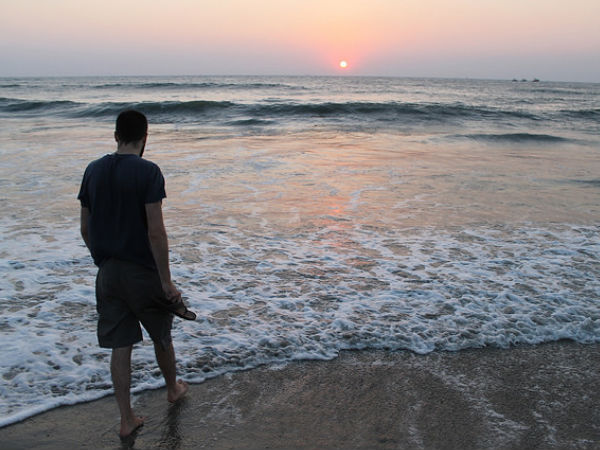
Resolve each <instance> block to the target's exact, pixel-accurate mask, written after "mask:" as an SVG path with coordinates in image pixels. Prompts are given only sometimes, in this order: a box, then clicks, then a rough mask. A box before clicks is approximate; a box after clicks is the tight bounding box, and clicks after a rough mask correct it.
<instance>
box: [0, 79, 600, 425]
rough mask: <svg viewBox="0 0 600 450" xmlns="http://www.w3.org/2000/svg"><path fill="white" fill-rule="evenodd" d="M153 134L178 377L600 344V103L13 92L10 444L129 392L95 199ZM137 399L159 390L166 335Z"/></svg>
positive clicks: (76, 84)
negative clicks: (102, 162)
mask: <svg viewBox="0 0 600 450" xmlns="http://www.w3.org/2000/svg"><path fill="white" fill-rule="evenodd" d="M129 107H135V108H138V109H140V110H142V111H144V112H145V113H146V114H147V115H148V118H149V120H150V134H149V140H148V145H147V149H146V153H145V157H147V158H148V159H151V160H153V161H155V162H156V163H158V164H159V165H160V166H161V168H162V170H163V173H164V175H165V178H166V182H167V186H166V187H167V195H168V198H167V199H166V200H165V203H164V214H165V220H166V224H167V228H168V232H169V238H170V244H171V260H172V272H173V276H174V279H175V281H176V283H177V285H178V286H179V287H180V288H181V290H182V291H183V293H184V296H185V297H187V299H188V302H189V304H190V306H191V308H192V309H193V310H194V311H196V312H197V313H198V315H199V318H198V320H197V321H196V322H191V323H190V322H183V321H180V320H178V319H176V323H175V328H174V333H173V334H174V342H175V348H176V352H177V354H178V359H179V362H180V375H181V377H182V378H184V379H186V380H188V381H191V382H201V381H202V380H205V379H206V378H209V377H214V376H217V375H219V374H223V373H226V372H230V371H235V370H241V369H246V368H251V367H256V366H258V365H261V364H282V363H285V362H287V361H291V360H301V359H331V358H335V357H336V355H337V354H338V353H339V352H340V351H341V350H343V349H389V350H390V351H392V350H398V349H405V350H410V351H414V352H417V353H421V354H424V353H428V352H432V351H460V350H462V349H467V348H473V347H486V346H493V347H503V348H508V347H511V346H515V345H527V344H536V343H541V342H548V341H555V340H560V339H570V340H574V341H576V342H580V343H583V344H586V343H595V342H596V343H597V342H600V307H599V304H600V303H599V301H598V299H599V298H600V281H599V280H600V260H599V258H600V238H599V236H598V232H599V231H600V230H599V223H598V222H599V219H600V85H599V84H581V83H550V82H543V81H542V82H539V83H533V82H511V81H482V80H438V79H403V78H351V77H349V78H319V77H169V78H157V77H147V78H142V77H129V78H117V77H113V78H45V79H33V78H28V79H9V78H3V79H0V187H1V190H0V206H1V208H2V211H3V212H2V215H1V216H0V230H1V233H0V236H1V237H0V241H1V247H0V311H1V316H0V337H1V339H2V345H1V346H0V394H1V398H2V400H1V403H0V426H1V425H7V424H9V423H13V422H15V421H18V420H21V419H23V418H25V417H28V416H30V415H32V414H35V413H37V412H40V411H44V410H47V409H50V408H52V407H55V406H58V405H63V404H73V403H77V402H82V401H86V400H90V399H94V398H98V397H101V396H104V395H107V394H109V393H111V382H110V374H109V367H108V362H109V352H107V351H106V350H103V349H100V348H99V347H98V346H97V343H96V335H95V332H96V322H95V321H96V312H95V298H94V287H93V286H94V277H95V273H96V269H95V267H94V266H93V264H92V261H91V258H90V257H89V255H88V253H87V250H86V249H85V247H84V245H83V243H82V241H81V239H80V237H79V204H78V202H77V200H76V195H77V192H78V189H79V183H80V181H81V176H82V174H83V170H84V169H85V167H86V165H87V164H88V162H89V161H91V160H93V159H96V158H98V157H101V156H102V155H104V154H106V153H110V152H113V151H114V150H115V144H114V140H113V130H114V119H115V117H116V115H117V114H118V112H119V111H121V110H122V109H125V108H129ZM133 368H134V370H133V381H132V386H133V390H134V391H140V390H143V389H148V388H155V387H159V386H161V385H162V378H161V376H160V373H159V371H158V368H157V367H156V364H155V361H154V356H153V349H152V345H151V343H150V342H149V341H148V339H147V336H146V339H145V341H144V343H143V344H140V345H138V346H137V347H136V349H135V350H134V359H133Z"/></svg>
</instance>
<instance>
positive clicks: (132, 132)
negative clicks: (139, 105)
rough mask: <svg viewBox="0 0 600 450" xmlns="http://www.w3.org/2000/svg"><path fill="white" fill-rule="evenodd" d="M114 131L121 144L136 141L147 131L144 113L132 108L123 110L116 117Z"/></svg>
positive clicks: (146, 120)
mask: <svg viewBox="0 0 600 450" xmlns="http://www.w3.org/2000/svg"><path fill="white" fill-rule="evenodd" d="M115 133H116V134H117V138H118V139H119V142H120V143H122V144H129V143H130V142H138V141H140V140H141V139H142V138H144V137H145V136H146V134H147V133H148V119H146V116H145V115H144V114H142V113H141V112H139V111H135V110H133V109H129V110H127V111H123V112H122V113H121V114H119V117H117V128H116V130H115Z"/></svg>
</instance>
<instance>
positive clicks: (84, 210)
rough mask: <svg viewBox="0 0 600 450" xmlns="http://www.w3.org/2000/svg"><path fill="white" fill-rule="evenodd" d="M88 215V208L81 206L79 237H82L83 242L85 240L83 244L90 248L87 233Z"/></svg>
mask: <svg viewBox="0 0 600 450" xmlns="http://www.w3.org/2000/svg"><path fill="white" fill-rule="evenodd" d="M89 217H90V210H89V209H88V208H86V207H85V206H82V207H81V215H80V222H81V223H80V231H81V237H82V238H83V242H85V246H86V247H87V248H88V250H89V248H90V237H89V234H88V218H89Z"/></svg>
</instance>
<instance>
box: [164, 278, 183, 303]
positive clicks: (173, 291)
mask: <svg viewBox="0 0 600 450" xmlns="http://www.w3.org/2000/svg"><path fill="white" fill-rule="evenodd" d="M162 288H163V291H165V295H166V296H167V300H169V301H170V302H172V303H175V302H178V301H179V300H181V292H179V290H178V289H177V288H176V287H175V285H174V284H173V283H172V282H168V283H164V284H163V285H162Z"/></svg>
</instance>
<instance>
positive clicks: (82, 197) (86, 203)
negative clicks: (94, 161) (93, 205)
mask: <svg viewBox="0 0 600 450" xmlns="http://www.w3.org/2000/svg"><path fill="white" fill-rule="evenodd" d="M88 172H89V167H88V168H87V169H85V172H84V174H83V179H82V180H81V187H80V188H79V195H77V199H78V200H79V201H80V202H81V206H83V207H84V208H89V207H90V199H89V196H88V189H87V185H88Z"/></svg>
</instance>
